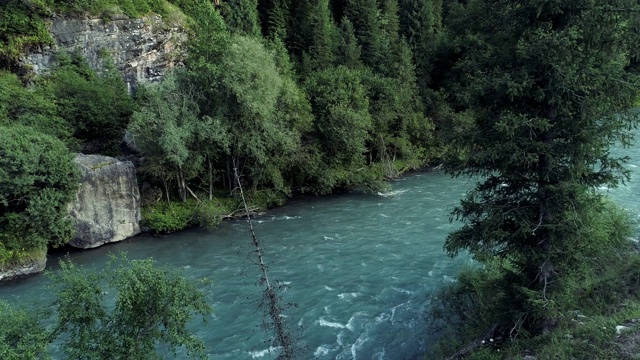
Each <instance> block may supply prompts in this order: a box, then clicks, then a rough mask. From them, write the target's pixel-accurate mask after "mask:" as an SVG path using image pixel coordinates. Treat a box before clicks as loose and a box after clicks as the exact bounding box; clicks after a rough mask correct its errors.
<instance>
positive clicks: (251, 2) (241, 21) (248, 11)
mask: <svg viewBox="0 0 640 360" xmlns="http://www.w3.org/2000/svg"><path fill="white" fill-rule="evenodd" d="M222 14H223V16H224V19H225V21H226V23H227V25H228V26H229V29H230V30H231V31H233V32H237V33H239V34H243V35H248V36H260V35H261V31H260V25H259V20H258V0H227V1H224V2H223V4H222Z"/></svg>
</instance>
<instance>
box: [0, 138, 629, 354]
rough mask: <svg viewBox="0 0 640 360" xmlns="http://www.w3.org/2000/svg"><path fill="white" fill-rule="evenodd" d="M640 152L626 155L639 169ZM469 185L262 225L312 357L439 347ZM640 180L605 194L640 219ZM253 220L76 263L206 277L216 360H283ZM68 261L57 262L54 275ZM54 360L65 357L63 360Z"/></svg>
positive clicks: (27, 286) (442, 185)
mask: <svg viewBox="0 0 640 360" xmlns="http://www.w3.org/2000/svg"><path fill="white" fill-rule="evenodd" d="M637 150H638V149H637V147H634V148H630V149H616V152H617V153H620V154H625V155H628V156H630V157H631V158H632V159H631V161H630V163H629V166H630V168H631V169H635V168H637V167H638V166H640V159H638V157H637V156H634V155H635V153H637ZM472 186H473V181H472V180H468V179H451V178H450V177H449V176H447V175H444V174H442V173H439V172H428V173H418V174H411V175H408V176H405V177H403V178H401V179H400V180H398V181H395V182H393V183H392V190H391V191H390V192H389V193H385V194H377V195H374V194H364V193H360V192H352V193H348V194H342V195H338V196H327V197H320V198H312V199H297V200H295V199H294V200H292V201H290V203H289V204H288V205H286V206H284V207H282V208H278V209H274V210H272V211H270V212H269V213H268V214H267V215H265V216H262V217H259V218H257V219H256V222H255V226H256V232H257V234H258V236H259V237H260V238H261V239H262V240H263V242H264V250H265V258H266V262H267V263H268V264H269V266H270V277H271V278H272V279H277V280H280V281H282V282H284V283H286V284H288V285H289V288H288V289H287V290H286V291H284V292H282V297H283V300H284V301H285V302H291V303H296V304H297V308H295V309H293V310H292V311H291V312H289V314H288V315H287V316H288V318H287V320H288V321H289V324H290V325H292V327H293V328H294V329H295V330H296V331H297V334H298V336H299V337H300V340H299V341H300V342H301V344H302V345H303V346H304V347H305V348H306V349H307V350H306V351H307V352H306V353H305V354H303V355H302V356H301V358H303V359H393V360H395V359H420V358H422V354H424V353H425V351H426V347H427V346H428V343H429V337H428V333H427V332H428V331H427V327H426V326H427V320H426V319H425V310H426V309H427V307H428V295H429V294H430V293H432V292H433V291H434V290H436V289H438V288H440V287H441V286H442V285H443V284H446V283H447V282H450V281H453V278H454V277H455V275H456V272H457V270H458V269H459V268H460V267H461V266H462V265H463V264H465V263H469V262H470V260H469V259H468V258H467V257H465V256H461V257H459V258H455V259H450V258H449V257H448V256H447V255H446V254H444V253H443V251H442V246H443V242H444V239H445V238H446V235H447V233H449V232H450V231H452V230H454V229H455V228H457V227H458V226H459V225H457V224H455V223H454V224H451V223H450V222H449V212H450V211H451V210H452V208H453V206H455V205H456V204H457V203H458V201H459V199H460V198H461V197H462V196H463V195H464V193H465V191H466V190H467V189H469V188H470V187H472ZM639 187H640V181H638V180H637V179H636V180H634V179H632V181H631V182H629V183H627V184H626V185H624V186H620V187H618V188H616V189H610V190H609V189H602V190H603V191H605V192H608V193H610V194H611V196H613V197H614V198H615V199H616V200H617V201H618V202H620V203H622V204H623V205H624V206H626V207H628V208H630V209H631V210H632V211H634V212H635V213H639V212H640V209H639V205H640V201H638V200H639V199H638V197H639V196H640V189H639ZM249 243H250V237H249V234H248V232H247V223H246V221H231V222H225V223H224V224H222V226H220V227H219V228H218V229H216V230H212V231H205V230H190V231H184V232H180V233H176V234H171V235H168V236H160V237H157V236H148V235H142V236H138V237H135V238H133V239H130V240H127V241H124V242H121V243H118V244H114V245H109V246H105V247H101V248H98V249H95V250H90V251H78V252H74V253H72V254H71V258H72V259H73V261H74V262H76V263H77V264H81V265H84V266H86V267H88V268H93V269H101V268H103V267H104V266H105V262H106V260H107V255H108V254H109V253H118V252H121V251H124V252H127V254H128V257H129V258H131V259H141V258H146V257H153V258H154V259H155V260H156V261H157V262H158V263H161V264H170V265H171V266H175V267H178V268H181V269H183V270H184V273H185V275H186V276H188V277H191V278H205V277H206V278H208V279H210V280H211V284H210V285H206V286H205V285H203V286H201V290H202V291H204V292H205V293H206V296H207V299H208V300H209V302H210V303H211V305H212V307H213V310H214V312H213V314H212V315H211V318H210V319H208V321H207V323H206V324H204V325H201V324H198V325H194V331H195V332H196V333H197V334H198V335H199V336H201V337H202V338H204V339H205V341H206V343H207V345H208V346H209V354H210V356H209V358H210V359H234V360H235V359H239V360H242V359H273V358H274V357H275V356H274V352H273V351H270V350H273V349H270V347H269V345H268V343H266V342H265V334H264V333H263V331H262V330H261V328H260V326H261V324H262V315H261V311H260V310H258V309H257V306H258V302H259V299H260V288H259V287H258V286H257V285H256V282H257V279H258V278H259V274H258V270H257V268H256V266H255V265H254V264H255V260H254V259H253V258H252V257H251V250H252V249H251V247H250V246H249ZM60 256H61V255H54V256H51V257H50V258H49V262H48V264H49V265H48V266H47V268H48V270H49V271H51V272H55V271H56V269H57V268H58V265H57V264H58V260H59V257H60ZM48 283H49V280H48V278H47V277H46V276H43V275H39V276H35V277H32V278H29V279H26V280H23V281H19V282H16V283H11V284H7V285H3V286H0V298H2V299H7V300H10V301H15V302H21V301H26V300H29V301H32V300H34V301H37V302H39V303H42V304H50V303H51V301H52V297H51V294H50V291H49V290H48V289H47V284H48ZM54 355H55V354H54Z"/></svg>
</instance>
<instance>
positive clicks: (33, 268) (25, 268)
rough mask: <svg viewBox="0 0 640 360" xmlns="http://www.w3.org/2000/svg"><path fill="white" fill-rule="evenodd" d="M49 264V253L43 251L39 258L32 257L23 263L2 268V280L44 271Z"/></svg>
mask: <svg viewBox="0 0 640 360" xmlns="http://www.w3.org/2000/svg"><path fill="white" fill-rule="evenodd" d="M45 265H47V254H46V252H44V251H43V252H42V254H41V256H39V257H38V258H37V259H31V260H29V261H27V262H25V263H23V264H20V265H16V266H13V267H11V268H8V269H3V270H0V282H3V281H11V280H16V279H21V278H24V277H27V276H31V275H35V274H38V273H40V272H42V271H44V267H45Z"/></svg>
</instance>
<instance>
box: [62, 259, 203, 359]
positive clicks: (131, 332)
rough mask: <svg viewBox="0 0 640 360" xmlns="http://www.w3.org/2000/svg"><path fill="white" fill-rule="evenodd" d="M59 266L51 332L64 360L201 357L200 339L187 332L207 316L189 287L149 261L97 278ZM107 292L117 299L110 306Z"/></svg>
mask: <svg viewBox="0 0 640 360" xmlns="http://www.w3.org/2000/svg"><path fill="white" fill-rule="evenodd" d="M125 260H126V259H125ZM114 262H115V259H114ZM61 266H62V269H61V270H60V271H59V272H58V273H56V274H55V275H53V279H54V280H55V283H56V288H57V291H58V298H57V301H56V310H57V314H58V321H57V329H56V331H57V333H58V334H63V336H62V337H61V338H62V344H63V348H64V351H65V353H66V354H67V356H68V357H69V358H73V359H161V358H164V356H163V354H164V353H165V352H167V353H169V354H171V355H172V357H174V358H175V357H176V356H177V354H178V352H180V357H181V358H182V357H185V354H184V353H183V351H186V356H188V357H193V358H201V359H204V358H206V354H205V347H204V344H203V342H202V340H200V339H198V338H197V337H195V336H194V335H192V334H191V333H190V332H189V330H188V328H187V324H188V322H189V321H190V320H191V318H192V317H193V316H194V315H196V314H197V315H201V316H202V317H203V319H204V317H205V316H206V315H207V314H209V313H210V312H211V309H210V307H209V305H208V304H207V303H206V301H205V298H204V294H203V293H202V292H200V291H199V290H198V289H197V288H196V286H195V284H194V283H193V282H190V281H188V280H186V279H185V278H183V277H181V276H180V275H179V274H178V273H176V272H175V271H174V270H172V269H170V268H168V267H157V266H155V265H154V262H153V260H151V259H149V260H133V261H122V262H121V263H120V264H119V265H118V266H113V265H112V266H113V268H110V269H109V270H107V271H102V272H100V273H97V272H87V271H86V270H83V269H81V268H77V267H75V266H74V265H73V264H72V263H71V262H69V261H63V262H61ZM105 283H106V284H107V285H108V287H107V288H105ZM107 289H108V290H109V291H113V292H114V293H115V294H116V295H115V304H113V303H111V302H110V301H107V299H106V298H105V294H106V292H105V290H107Z"/></svg>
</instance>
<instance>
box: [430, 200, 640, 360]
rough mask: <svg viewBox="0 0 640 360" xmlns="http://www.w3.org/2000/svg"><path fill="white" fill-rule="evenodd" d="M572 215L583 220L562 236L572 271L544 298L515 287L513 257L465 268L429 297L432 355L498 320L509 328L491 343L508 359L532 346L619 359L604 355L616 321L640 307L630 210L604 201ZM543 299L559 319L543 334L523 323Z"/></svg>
mask: <svg viewBox="0 0 640 360" xmlns="http://www.w3.org/2000/svg"><path fill="white" fill-rule="evenodd" d="M578 215H579V216H580V217H579V218H578V217H576V216H578ZM571 216H572V218H571V220H570V221H575V222H578V223H580V224H582V226H581V228H580V229H579V231H578V232H577V233H576V234H572V235H570V236H568V238H567V239H566V241H567V242H568V243H569V244H570V245H569V246H571V247H572V248H571V251H570V252H566V253H565V254H564V255H565V258H564V263H562V264H560V265H558V268H562V269H566V268H571V271H564V272H563V273H561V274H558V275H557V279H556V280H555V282H554V283H553V284H550V285H549V291H551V289H553V291H554V292H553V294H554V297H553V299H549V300H548V301H546V300H545V299H544V298H542V296H543V295H540V294H538V293H533V292H531V291H529V290H527V289H526V287H524V286H521V287H517V286H514V284H519V283H521V281H522V277H523V276H522V274H521V272H520V270H519V268H518V266H517V265H516V264H514V263H513V262H511V261H509V260H508V259H499V258H487V259H486V260H485V261H484V262H483V265H482V266H481V267H478V266H474V267H472V268H469V269H466V270H463V271H462V272H461V273H460V275H459V277H458V281H457V282H456V283H454V284H452V285H450V286H447V287H445V288H444V289H443V290H442V291H441V292H439V293H437V294H436V295H435V296H434V297H433V298H432V310H431V313H430V317H431V319H432V326H433V329H434V330H436V331H437V332H439V334H440V337H441V339H442V340H441V341H440V342H439V343H438V344H437V346H434V347H433V353H432V354H431V355H432V356H433V357H436V358H437V357H440V356H444V355H447V354H451V353H455V352H456V351H457V350H459V349H460V348H462V347H463V346H465V345H467V344H468V343H469V342H470V341H471V340H473V339H475V338H477V337H478V335H479V334H483V333H484V332H485V331H487V329H489V328H491V327H492V326H493V325H494V324H498V327H497V328H498V329H505V328H506V329H508V331H505V330H498V331H496V333H494V334H493V338H494V340H495V342H494V345H496V346H497V348H500V349H501V350H502V354H503V355H504V356H507V357H508V356H509V355H511V356H513V355H515V354H517V353H520V352H522V351H524V350H526V349H528V350H532V349H536V356H538V357H540V358H558V359H571V358H590V357H589V356H587V354H589V353H591V354H594V356H595V354H601V355H600V356H595V358H617V357H616V356H610V357H608V356H605V354H610V353H609V350H608V348H610V347H611V346H612V344H611V342H612V340H613V336H614V335H615V325H619V324H620V323H622V322H624V321H626V320H630V319H631V318H633V316H635V317H637V314H638V312H637V309H638V308H640V297H639V296H638V291H637V290H638V289H639V288H640V273H639V272H638V264H639V262H640V255H639V254H638V252H637V250H633V249H632V248H631V246H632V245H631V243H630V241H629V236H630V235H631V234H633V233H634V232H635V230H636V226H635V224H634V223H633V222H632V221H631V214H629V213H628V212H626V211H623V210H622V209H620V208H618V207H617V206H615V205H614V204H612V203H610V202H607V201H605V202H600V203H599V204H598V203H594V206H592V207H590V208H588V209H584V210H582V211H580V212H576V213H574V214H572V215H571ZM541 303H543V304H544V306H545V309H544V312H545V314H547V315H548V314H549V313H552V314H553V316H552V317H553V318H554V319H556V324H555V326H554V327H553V328H551V329H550V331H549V332H548V333H547V334H542V335H540V334H536V333H534V332H530V331H529V330H528V328H527V326H526V324H527V323H528V322H530V321H531V320H533V319H535V318H536V317H539V316H541V315H540V311H541V309H539V306H541V305H540V304H541ZM632 309H636V310H632ZM634 313H635V315H632V314H634ZM578 315H579V316H578ZM514 319H517V321H514ZM585 322H587V325H585ZM616 322H617V324H616ZM603 326H604V331H603ZM567 334H570V336H567ZM494 350H495V349H493V350H491V349H490V348H487V349H484V350H483V351H482V354H490V355H491V356H494V357H496V358H502V357H501V356H500V354H497V353H495V351H494ZM550 354H558V355H557V356H551V355H550ZM477 356H481V354H478V355H477ZM487 356H488V355H487ZM479 358H482V357H479Z"/></svg>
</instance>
